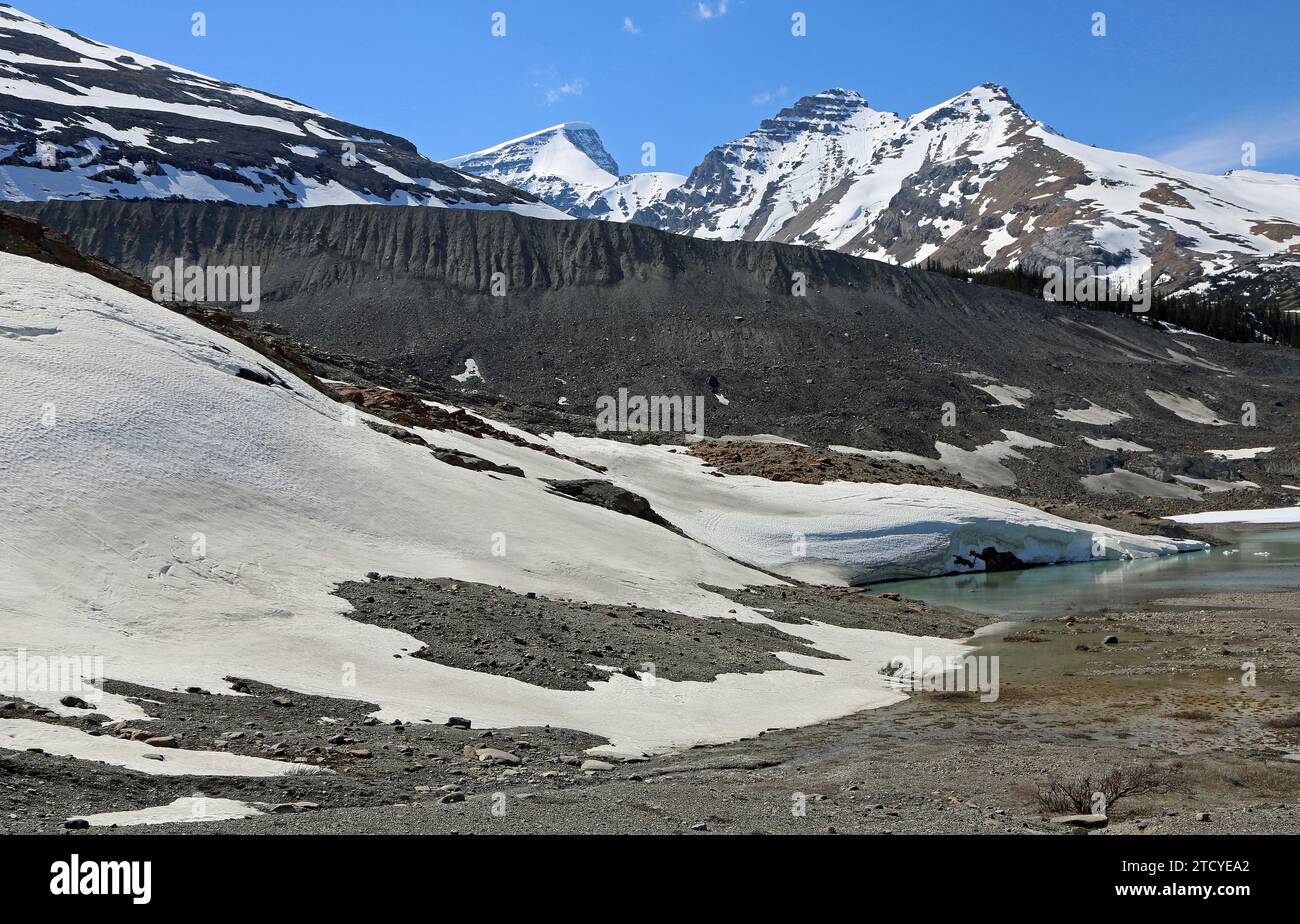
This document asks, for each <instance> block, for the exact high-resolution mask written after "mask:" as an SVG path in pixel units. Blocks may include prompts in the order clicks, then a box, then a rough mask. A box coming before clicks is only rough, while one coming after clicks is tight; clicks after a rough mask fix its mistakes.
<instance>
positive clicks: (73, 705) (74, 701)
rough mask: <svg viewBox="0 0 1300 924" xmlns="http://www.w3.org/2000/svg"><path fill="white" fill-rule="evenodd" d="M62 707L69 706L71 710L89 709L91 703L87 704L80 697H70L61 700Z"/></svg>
mask: <svg viewBox="0 0 1300 924" xmlns="http://www.w3.org/2000/svg"><path fill="white" fill-rule="evenodd" d="M59 703H60V705H63V706H67V707H68V708H69V709H89V708H90V703H88V702H86V701H85V700H84V699H82V698H81V697H80V696H72V695H68V696H65V697H63V698H62V699H61V700H59Z"/></svg>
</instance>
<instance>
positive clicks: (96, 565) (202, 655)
mask: <svg viewBox="0 0 1300 924" xmlns="http://www.w3.org/2000/svg"><path fill="white" fill-rule="evenodd" d="M0 332H2V333H4V334H5V335H4V336H0V387H2V388H3V389H4V391H5V393H6V394H7V395H9V396H10V397H9V398H8V399H7V400H6V401H5V402H3V403H0V475H2V476H3V479H4V483H5V485H6V488H5V491H6V494H5V502H6V516H5V518H4V520H3V522H2V523H0V570H2V572H3V573H4V574H5V575H6V580H5V581H4V582H3V583H2V584H0V653H6V654H12V653H13V652H15V651H17V650H22V651H25V652H26V653H27V654H28V655H29V656H31V655H39V654H49V655H53V654H60V655H74V654H86V655H91V656H100V657H102V658H103V663H104V673H105V675H106V676H107V677H109V678H111V679H116V680H124V681H130V682H134V683H139V684H143V685H148V686H153V687H157V688H162V689H184V688H185V687H189V686H200V687H203V688H205V689H209V690H214V691H222V690H227V689H229V685H228V682H227V681H226V678H228V677H232V676H234V677H246V678H250V679H253V680H256V681H260V682H264V683H268V684H273V685H277V686H281V687H284V688H287V689H291V690H296V691H301V692H303V693H306V694H312V695H323V696H334V697H344V698H348V699H353V700H362V701H368V702H375V703H378V704H379V709H378V711H377V715H379V716H380V717H381V718H383V719H389V720H391V719H396V718H400V719H402V720H403V721H421V720H431V721H435V722H442V721H444V720H445V719H446V718H447V717H448V716H450V715H463V716H468V717H470V718H471V719H472V720H473V721H474V723H475V725H476V727H494V726H495V727H501V726H522V725H546V724H551V725H558V726H563V727H568V728H575V729H582V730H585V731H589V732H592V733H594V734H597V735H601V736H604V737H606V738H608V739H609V741H610V744H609V745H607V746H603V747H602V748H598V749H596V750H597V751H601V752H604V753H610V754H640V753H650V752H658V751H664V750H670V749H675V748H681V747H687V746H690V745H693V744H697V743H703V742H719V741H726V740H734V739H736V738H740V737H744V736H748V735H753V734H757V733H758V732H760V731H762V730H763V729H766V728H772V727H792V726H798V725H805V724H811V723H815V722H818V721H824V720H827V719H830V718H833V717H836V716H841V715H845V714H848V713H851V712H854V711H857V710H860V709H865V708H872V707H876V706H883V705H886V704H889V703H892V702H895V701H898V700H900V699H902V698H904V694H903V693H901V692H899V691H898V690H896V689H893V688H889V687H887V686H886V684H885V683H884V681H883V680H882V679H881V677H880V676H879V674H878V670H879V668H880V667H881V666H883V665H884V664H886V663H887V662H888V661H890V660H891V659H892V658H894V657H897V656H900V655H904V654H909V655H910V653H911V651H912V649H913V648H914V647H915V646H917V645H920V646H922V647H924V649H925V650H926V653H927V654H935V655H939V656H944V655H948V654H957V653H960V652H961V651H963V650H964V649H963V648H962V646H961V645H960V644H958V643H956V642H953V641H946V640H940V639H928V638H927V639H919V640H918V639H916V638H914V637H911V636H908V635H902V634H898V633H890V632H877V631H865V630H855V629H846V628H840V627H835V626H829V625H823V624H811V625H790V624H782V623H777V622H773V621H772V620H770V619H769V618H768V617H766V616H765V615H764V614H763V613H761V612H758V611H756V610H754V609H752V608H749V607H745V606H743V605H738V604H736V603H735V602H733V601H732V600H730V599H728V598H727V597H724V596H722V595H720V594H717V593H713V592H710V591H706V590H704V589H702V587H701V585H705V584H707V585H712V586H717V587H723V588H742V587H744V586H746V585H760V584H772V583H776V582H778V579H777V578H774V577H771V576H770V575H768V574H765V573H763V572H761V571H758V570H755V569H753V568H751V567H748V566H746V565H745V564H742V563H740V562H738V561H735V560H732V558H729V557H728V556H732V557H734V558H735V559H740V560H741V561H745V562H752V563H755V564H759V565H762V566H764V567H773V566H776V567H774V570H777V571H779V572H781V573H785V574H790V575H797V576H801V577H802V576H813V575H820V576H821V577H823V578H825V579H827V580H841V581H842V580H847V579H849V578H851V577H861V576H865V575H871V576H875V577H880V576H886V575H889V574H894V575H898V576H902V575H913V574H929V573H938V572H940V571H943V570H952V569H953V568H954V565H953V563H952V561H953V556H954V555H966V554H967V553H968V551H969V550H972V549H974V550H980V549H983V548H984V547H985V546H987V545H994V546H996V547H997V548H998V549H999V550H1000V551H1004V552H1012V553H1014V554H1016V555H1017V556H1018V557H1020V558H1021V560H1023V561H1026V562H1054V561H1073V560H1085V559H1088V558H1090V557H1092V546H1093V543H1094V540H1093V537H1094V534H1096V535H1098V536H1100V537H1102V539H1103V540H1104V542H1103V544H1104V554H1105V556H1106V557H1121V556H1130V555H1131V556H1148V555H1160V554H1168V553H1172V552H1176V551H1180V550H1185V549H1190V548H1198V547H1200V545H1199V543H1186V542H1183V543H1180V542H1174V541H1172V540H1165V539H1156V538H1148V537H1137V536H1127V535H1125V534H1123V533H1117V532H1113V531H1110V530H1104V529H1098V528H1093V527H1090V526H1086V525H1084V524H1079V523H1072V522H1070V521H1067V520H1062V519H1059V518H1056V517H1052V516H1049V515H1047V514H1045V513H1042V512H1040V511H1037V510H1034V509H1032V508H1029V507H1024V506H1021V505H1018V504H1014V503H1011V502H1008V501H1001V500H996V499H991V498H987V497H983V496H981V495H978V494H974V493H970V492H965V491H958V490H951V489H936V488H925V487H918V486H911V485H902V486H891V485H858V484H853V485H848V484H826V485H793V484H778V483H775V482H767V481H763V480H760V479H756V478H714V477H710V476H708V475H707V472H706V470H705V469H704V467H703V466H702V464H701V463H700V462H699V461H698V460H696V459H693V458H691V457H688V456H686V455H684V454H680V453H677V452H673V451H670V450H669V449H668V448H665V447H633V446H627V445H623V444H619V443H614V442H610V441H605V440H599V439H580V438H576V437H569V436H565V435H556V436H554V437H552V438H551V439H550V440H548V441H546V442H549V443H550V444H551V445H553V446H555V448H557V449H559V450H560V451H561V452H565V453H568V454H571V455H576V456H579V457H585V458H587V459H589V460H591V461H595V462H599V463H601V464H605V465H608V466H609V467H610V477H611V478H612V479H613V480H616V481H618V482H620V483H623V484H625V485H627V486H628V487H630V488H632V489H633V490H636V491H638V492H639V493H642V494H644V495H645V496H647V497H648V498H649V499H650V500H651V502H652V503H653V504H654V505H655V507H656V509H658V511H659V512H660V513H661V514H662V515H663V516H665V517H667V518H668V519H669V520H672V521H673V522H674V523H676V524H677V525H679V526H680V527H681V528H682V529H683V530H685V531H686V532H687V533H688V534H689V535H690V536H691V537H692V538H691V539H688V538H684V537H682V536H679V535H677V534H675V533H673V532H671V531H669V530H666V529H663V528H661V527H658V526H655V525H653V524H650V523H648V522H645V521H642V520H638V519H633V518H630V517H626V516H622V515H619V514H617V513H613V512H611V511H608V510H605V509H603V508H600V507H596V506H593V505H588V504H581V503H575V502H573V501H572V500H569V499H567V498H563V497H557V496H555V495H553V494H551V493H549V492H548V491H547V489H546V485H545V484H544V483H543V482H541V480H540V479H541V478H556V477H563V478H577V477H582V478H586V477H591V474H592V473H591V471H590V470H589V469H586V468H583V467H581V466H578V465H575V464H574V463H571V462H568V461H565V460H563V459H557V458H554V457H551V456H548V455H545V454H542V453H539V452H537V451H535V450H533V449H530V448H528V447H525V446H515V445H512V444H509V443H506V442H503V441H500V440H494V439H477V438H473V437H469V436H466V435H464V434H459V433H452V432H443V431H419V432H420V433H421V435H423V436H424V437H426V438H427V439H428V440H429V441H430V442H431V443H434V444H436V445H439V446H447V447H451V448H464V449H466V450H467V451H471V452H473V453H475V454H476V455H480V456H483V457H485V458H489V459H493V460H494V461H503V462H509V463H510V464H514V465H518V466H520V467H521V468H523V470H524V472H525V473H526V476H527V477H523V478H519V477H511V476H494V475H492V474H489V473H483V472H475V471H470V470H467V469H462V468H456V467H453V466H449V465H445V464H443V463H440V462H438V461H437V460H435V459H434V458H433V457H432V456H431V455H430V453H429V451H428V450H427V449H425V448H423V447H419V446H414V445H410V444H407V443H403V442H400V441H398V440H394V439H392V438H391V437H389V436H386V435H383V434H380V433H378V432H375V431H373V430H372V429H370V428H369V427H367V426H364V423H363V422H364V418H365V415H364V414H351V413H345V412H344V411H345V408H344V406H343V405H340V404H338V403H337V402H334V401H332V400H330V399H329V398H327V397H325V396H324V395H321V394H320V393H318V392H316V391H314V390H313V389H311V388H310V387H309V386H307V385H306V384H305V383H303V382H302V381H300V380H298V379H297V378H295V377H294V376H292V375H291V374H289V373H288V372H286V371H284V370H282V369H279V368H277V367H275V366H273V365H271V364H270V363H269V362H268V361H267V360H266V359H264V358H263V357H261V356H259V355H258V354H256V353H254V352H253V351H251V350H249V349H247V348H245V347H243V346H242V345H240V344H237V343H235V342H233V341H230V340H227V339H225V338H223V337H221V336H220V335H218V334H215V333H213V332H211V331H209V330H207V329H206V328H203V327H201V326H199V325H197V324H196V323H194V322H192V321H190V320H189V319H187V318H185V317H183V316H181V315H178V314H175V313H172V312H170V311H167V310H165V309H163V308H161V307H159V306H157V305H154V304H153V303H151V302H148V301H145V300H143V299H140V298H137V297H135V296H133V295H130V294H128V293H126V292H124V291H122V290H120V289H117V288H115V287H112V286H110V285H108V284H107V283H104V282H101V281H99V280H96V279H94V278H91V277H88V276H84V275H81V274H78V273H75V272H73V271H70V270H67V269H63V268H59V267H55V266H51V265H48V264H43V263H38V262H35V261H32V260H29V259H27V258H23V257H16V256H12V255H8V254H0ZM259 369H260V370H261V372H262V373H264V374H270V375H273V376H274V377H277V378H278V379H280V380H281V381H282V382H283V383H284V386H285V387H280V386H278V385H275V386H272V385H265V384H261V383H260V382H256V381H250V380H248V379H247V378H240V377H238V373H239V372H240V371H241V370H259ZM358 418H361V419H360V420H358ZM532 439H533V440H534V441H536V442H542V441H541V440H538V439H537V438H536V437H534V438H532ZM797 534H801V535H802V536H804V537H805V539H806V545H807V555H806V560H805V558H801V557H800V556H798V555H795V554H793V553H792V551H791V550H792V548H793V547H792V542H793V541H794V539H795V536H796V535H797ZM501 537H504V540H505V547H506V553H507V554H505V555H502V556H498V555H494V554H493V547H494V546H495V545H498V539H499V538H501ZM692 539H695V540H699V541H692ZM956 567H961V566H960V565H958V566H956ZM970 567H972V568H976V569H978V568H981V567H983V565H982V563H980V562H973V563H972V564H971V566H970ZM370 571H378V572H380V573H386V574H398V575H404V576H414V577H430V578H432V577H453V578H458V579H462V580H471V581H480V582H485V583H489V584H495V585H499V586H502V587H505V588H508V589H510V590H514V591H516V592H520V593H523V592H527V591H532V592H536V593H538V594H542V595H546V596H552V597H556V598H562V599H573V600H586V601H591V602H594V603H608V604H626V603H631V604H634V605H638V606H646V607H655V608H662V609H666V610H671V611H674V612H678V613H683V614H686V615H690V616H694V617H718V618H728V619H738V620H742V621H746V622H754V623H762V624H765V625H769V626H773V627H775V628H777V629H778V630H780V631H782V632H784V633H785V634H787V635H790V636H793V637H794V638H797V639H803V640H807V641H809V642H811V643H812V644H813V645H815V646H816V647H818V648H820V649H822V650H824V651H827V652H830V653H834V654H838V655H841V656H842V657H843V658H844V659H845V660H825V659H817V658H812V657H808V656H805V655H796V654H791V653H780V652H778V656H779V657H781V659H782V660H784V661H785V662H786V663H788V664H791V665H793V666H801V667H810V668H813V669H814V670H816V671H819V672H820V673H818V674H805V673H798V672H795V671H782V670H777V671H768V672H765V673H758V674H727V675H723V676H720V677H718V678H717V679H715V680H714V681H712V682H709V683H699V682H672V681H667V680H663V679H660V680H658V681H657V682H656V683H655V684H647V683H643V682H641V681H639V680H636V679H633V678H629V677H625V676H622V675H616V676H613V677H611V678H610V680H609V681H608V682H602V683H596V684H593V685H592V689H591V690H589V691H580V692H575V691H560V690H549V689H543V688H539V687H534V686H530V685H528V684H525V683H522V682H520V681H518V680H514V679H511V678H508V677H502V676H497V675H493V674H483V673H477V672H474V671H468V670H460V669H454V668H450V667H446V666H443V665H439V664H434V663H431V662H428V661H425V660H422V659H419V658H413V657H407V656H405V654H407V653H409V652H412V651H415V650H416V649H418V648H419V647H420V644H419V643H418V642H417V641H416V640H415V639H413V638H411V637H409V636H407V635H404V634H403V633H401V632H398V631H396V630H391V629H385V628H380V627H376V626H371V625H366V624H362V623H359V622H355V621H352V620H350V619H348V618H346V617H345V616H344V615H343V613H344V612H345V611H346V609H347V604H346V603H345V602H344V601H342V600H341V599H340V598H338V597H335V596H333V595H332V594H331V593H330V591H331V589H332V588H333V587H334V585H335V584H336V583H337V582H340V581H344V580H363V579H364V575H365V574H366V573H367V572H370ZM791 647H792V648H793V647H795V646H794V643H793V642H792V645H791ZM395 656H397V657H395ZM100 709H101V711H104V712H105V713H107V714H110V715H114V716H115V717H116V716H118V715H122V716H123V717H132V718H133V717H136V716H138V713H139V710H138V707H129V709H128V707H126V706H124V704H122V703H121V702H120V701H118V700H115V699H114V698H112V697H105V698H104V700H103V701H102V703H101V704H100ZM30 724H38V725H41V727H40V728H38V729H31V728H27V727H25V726H24V727H21V728H20V727H19V725H18V723H17V722H14V721H0V730H3V733H4V735H3V737H0V742H3V741H8V742H10V744H9V745H3V744H0V746H14V745H17V746H21V747H27V746H39V747H45V748H46V749H47V750H51V751H52V752H54V753H73V754H76V755H77V756H84V757H88V758H92V759H108V760H113V762H125V761H128V760H129V761H130V763H129V764H127V763H124V764H123V765H131V766H135V765H136V758H137V757H139V756H140V755H135V754H127V753H126V752H123V753H122V754H116V753H114V754H111V755H110V754H100V753H98V751H96V749H98V748H100V747H101V745H103V744H104V743H105V742H106V741H115V740H116V739H97V738H91V737H90V736H87V735H85V734H83V733H81V732H79V731H76V730H75V729H70V730H68V731H69V732H70V733H71V734H72V735H73V736H76V737H75V738H70V739H69V740H68V741H66V742H62V743H61V746H62V747H63V748H64V750H62V751H59V750H57V749H56V748H53V747H51V746H50V744H51V742H50V740H49V736H52V735H58V734H64V732H59V731H51V730H50V729H52V728H54V727H53V726H48V725H43V724H41V723H30ZM33 742H39V743H33ZM123 744H126V743H125V742H123ZM114 746H115V745H114ZM151 750H152V749H151ZM165 758H166V759H165V761H164V762H161V763H160V762H157V761H153V760H148V759H140V760H139V763H140V764H141V765H142V769H147V770H150V771H152V772H170V770H171V767H170V766H169V764H170V762H172V761H173V760H175V759H176V752H169V753H168V754H167V755H165ZM241 760H248V759H247V758H241ZM144 765H156V766H144ZM164 768H166V769H164ZM260 770H261V768H258V769H257V770H255V771H253V772H258V771H260ZM192 772H203V771H192Z"/></svg>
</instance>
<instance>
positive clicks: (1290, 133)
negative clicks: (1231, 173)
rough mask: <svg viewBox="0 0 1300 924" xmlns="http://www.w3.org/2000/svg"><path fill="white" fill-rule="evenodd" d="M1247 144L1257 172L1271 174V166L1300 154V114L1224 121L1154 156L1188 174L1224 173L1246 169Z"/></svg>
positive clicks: (1295, 112) (1281, 114)
mask: <svg viewBox="0 0 1300 924" xmlns="http://www.w3.org/2000/svg"><path fill="white" fill-rule="evenodd" d="M1245 144H1252V145H1254V150H1255V157H1256V165H1255V167H1254V168H1253V169H1259V170H1267V169H1269V168H1268V165H1269V163H1270V162H1273V163H1276V162H1277V161H1280V160H1283V159H1287V158H1290V157H1292V156H1294V155H1296V154H1300V110H1293V111H1291V112H1288V113H1272V114H1270V115H1268V116H1267V117H1264V116H1257V117H1238V118H1235V119H1231V120H1226V121H1222V122H1219V123H1217V124H1215V125H1211V126H1209V127H1207V128H1206V129H1205V130H1204V131H1202V132H1201V133H1199V134H1197V135H1194V136H1189V137H1186V138H1184V139H1182V140H1181V141H1178V142H1176V143H1174V144H1173V145H1172V146H1170V147H1169V148H1167V149H1165V150H1164V151H1162V152H1160V153H1158V154H1155V155H1153V156H1154V157H1155V158H1156V159H1157V160H1162V161H1164V162H1165V163H1169V164H1173V165H1174V166H1175V167H1182V168H1183V169H1184V170H1197V171H1200V172H1203V173H1221V172H1223V171H1224V170H1232V169H1242V168H1244V167H1246V165H1245V164H1243V163H1242V156H1243V149H1242V145H1245ZM1248 169H1249V168H1248Z"/></svg>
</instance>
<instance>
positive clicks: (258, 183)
mask: <svg viewBox="0 0 1300 924" xmlns="http://www.w3.org/2000/svg"><path fill="white" fill-rule="evenodd" d="M0 199H8V200H44V199H191V200H203V201H228V202H237V203H242V204H248V205H271V206H312V205H339V204H346V203H373V204H380V205H428V206H438V207H461V208H480V209H481V208H487V209H508V210H511V211H517V212H521V213H524V214H528V215H535V216H537V217H546V218H563V217H567V216H565V215H563V214H562V213H559V212H557V211H556V210H555V209H552V208H551V207H549V206H547V205H545V204H544V203H542V202H540V201H538V200H537V199H536V198H535V197H533V196H531V195H529V194H527V193H522V192H520V191H518V190H514V189H510V188H508V187H505V186H503V185H500V184H497V183H494V182H490V181H487V180H483V179H480V178H477V177H470V176H466V175H464V174H462V173H459V172H457V171H455V170H452V169H450V168H448V167H444V166H443V165H441V164H436V163H434V162H432V161H430V160H428V159H427V158H425V157H423V156H422V155H421V154H420V153H419V152H418V151H417V150H416V149H415V146H414V145H412V144H411V143H410V142H409V141H407V140H406V139H404V138H400V137H398V136H396V135H390V134H388V133H386V132H381V131H377V130H375V129H370V128H364V127H361V126H358V125H353V124H351V123H348V122H344V121H342V120H339V119H335V118H333V117H331V116H329V115H327V114H325V113H324V112H321V111H320V110H319V109H315V108H313V107H311V106H307V105H304V104H302V103H298V102H295V101H293V100H289V99H285V98H283V97H279V96H274V95H272V94H268V93H263V92H261V91H258V90H253V89H249V88H247V87H242V86H238V85H236V84H231V83H226V82H224V81H221V80H218V79H216V78H213V77H208V76H205V75H203V74H200V73H197V72H196V71H191V70H187V69H186V68H182V67H176V66H174V65H171V64H167V63H165V62H163V61H158V60H156V59H154V58H149V57H146V56H144V55H138V54H135V53H134V52H130V51H127V50H125V49H122V48H117V47H114V46H111V45H104V44H101V43H99V42H95V41H93V40H91V39H88V38H84V37H83V36H80V35H77V34H76V33H73V32H68V31H66V30H63V29H58V28H56V27H54V26H52V25H49V24H47V23H44V22H42V21H40V20H39V19H36V18H35V17H33V16H30V15H28V14H26V13H23V12H21V11H19V10H16V9H14V8H13V7H10V6H0Z"/></svg>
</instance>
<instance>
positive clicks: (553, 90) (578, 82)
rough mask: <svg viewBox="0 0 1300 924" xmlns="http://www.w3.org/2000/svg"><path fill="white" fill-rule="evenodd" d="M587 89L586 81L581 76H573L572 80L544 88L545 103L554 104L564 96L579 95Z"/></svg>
mask: <svg viewBox="0 0 1300 924" xmlns="http://www.w3.org/2000/svg"><path fill="white" fill-rule="evenodd" d="M585 89H587V81H586V79H585V78H583V77H574V78H573V79H572V80H566V81H565V82H564V83H562V84H560V85H559V86H558V87H547V88H546V105H548V106H554V105H555V104H556V103H558V102H559V101H560V100H562V99H564V98H565V97H566V96H581V95H582V91H583V90H585Z"/></svg>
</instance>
